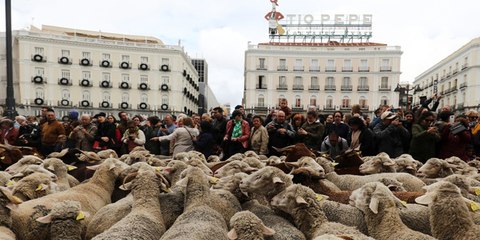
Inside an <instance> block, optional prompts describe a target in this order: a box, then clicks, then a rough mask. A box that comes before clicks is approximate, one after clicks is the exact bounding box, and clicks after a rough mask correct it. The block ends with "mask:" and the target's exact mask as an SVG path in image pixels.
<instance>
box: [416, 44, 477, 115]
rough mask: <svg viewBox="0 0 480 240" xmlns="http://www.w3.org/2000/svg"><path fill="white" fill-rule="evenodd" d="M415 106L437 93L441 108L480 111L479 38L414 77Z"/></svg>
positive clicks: (458, 110)
mask: <svg viewBox="0 0 480 240" xmlns="http://www.w3.org/2000/svg"><path fill="white" fill-rule="evenodd" d="M414 85H415V86H416V87H417V86H418V88H419V90H420V91H416V92H415V93H414V101H415V102H414V103H417V104H418V103H419V101H420V98H421V97H426V98H430V97H432V96H433V95H434V94H435V93H436V94H438V95H440V96H442V99H441V100H440V104H439V108H442V107H444V106H450V107H451V108H452V109H453V110H455V111H457V112H466V111H468V110H479V109H480V107H479V106H480V95H479V93H480V38H475V39H473V40H471V41H470V42H469V43H467V44H465V45H464V46H462V47H461V48H460V49H458V50H457V51H455V52H453V53H452V54H450V55H449V56H448V57H446V58H444V59H443V60H441V61H440V62H438V63H437V64H435V65H434V66H432V67H431V68H429V69H428V70H426V71H425V72H423V73H422V74H420V75H419V76H417V77H416V78H415V82H414Z"/></svg>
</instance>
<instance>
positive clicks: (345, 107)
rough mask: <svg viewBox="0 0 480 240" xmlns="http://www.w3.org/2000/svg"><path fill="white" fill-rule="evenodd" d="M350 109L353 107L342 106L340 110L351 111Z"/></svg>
mask: <svg viewBox="0 0 480 240" xmlns="http://www.w3.org/2000/svg"><path fill="white" fill-rule="evenodd" d="M350 109H352V106H343V105H341V106H340V110H350Z"/></svg>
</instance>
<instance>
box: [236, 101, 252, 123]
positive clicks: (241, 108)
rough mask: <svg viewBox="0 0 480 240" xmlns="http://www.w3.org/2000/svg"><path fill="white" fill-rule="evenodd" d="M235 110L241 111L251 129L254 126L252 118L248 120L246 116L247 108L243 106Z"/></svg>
mask: <svg viewBox="0 0 480 240" xmlns="http://www.w3.org/2000/svg"><path fill="white" fill-rule="evenodd" d="M235 110H239V111H240V112H241V113H242V118H243V120H245V121H247V123H248V127H249V128H251V127H252V126H253V125H252V120H251V118H248V117H247V115H245V108H244V107H243V106H242V105H237V106H235Z"/></svg>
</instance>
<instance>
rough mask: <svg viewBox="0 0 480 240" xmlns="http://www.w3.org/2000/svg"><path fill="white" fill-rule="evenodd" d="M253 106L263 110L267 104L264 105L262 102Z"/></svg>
mask: <svg viewBox="0 0 480 240" xmlns="http://www.w3.org/2000/svg"><path fill="white" fill-rule="evenodd" d="M253 108H254V109H255V110H264V111H266V110H267V106H265V104H263V103H258V104H257V105H255V106H254V107H253Z"/></svg>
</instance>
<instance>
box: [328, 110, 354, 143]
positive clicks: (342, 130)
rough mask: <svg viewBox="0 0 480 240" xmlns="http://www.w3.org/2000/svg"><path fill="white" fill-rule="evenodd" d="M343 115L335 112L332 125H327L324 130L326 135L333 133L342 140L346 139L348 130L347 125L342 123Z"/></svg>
mask: <svg viewBox="0 0 480 240" xmlns="http://www.w3.org/2000/svg"><path fill="white" fill-rule="evenodd" d="M342 119H343V113H342V112H340V111H336V112H335V113H333V123H332V124H331V125H327V127H326V128H325V132H326V135H328V134H330V132H332V131H335V132H336V133H337V134H338V136H340V137H342V138H343V139H346V138H347V135H348V132H349V131H350V128H349V127H348V125H347V124H345V123H344V122H342Z"/></svg>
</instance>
